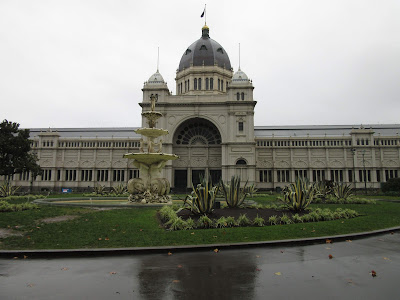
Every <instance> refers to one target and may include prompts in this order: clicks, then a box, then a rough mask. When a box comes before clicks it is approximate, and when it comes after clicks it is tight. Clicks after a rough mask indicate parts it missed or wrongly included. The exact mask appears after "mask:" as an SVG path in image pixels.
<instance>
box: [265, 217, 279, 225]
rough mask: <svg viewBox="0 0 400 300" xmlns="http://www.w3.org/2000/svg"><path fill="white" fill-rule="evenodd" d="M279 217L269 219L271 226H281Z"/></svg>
mask: <svg viewBox="0 0 400 300" xmlns="http://www.w3.org/2000/svg"><path fill="white" fill-rule="evenodd" d="M279 222H280V221H279V217H278V216H276V215H275V216H270V217H269V218H268V223H269V224H270V225H278V224H279Z"/></svg>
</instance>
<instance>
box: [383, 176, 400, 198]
mask: <svg viewBox="0 0 400 300" xmlns="http://www.w3.org/2000/svg"><path fill="white" fill-rule="evenodd" d="M382 192H384V193H397V195H398V194H400V178H392V179H389V180H388V181H386V182H384V183H382Z"/></svg>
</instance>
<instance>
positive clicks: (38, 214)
mask: <svg viewBox="0 0 400 300" xmlns="http://www.w3.org/2000/svg"><path fill="white" fill-rule="evenodd" d="M312 206H313V207H320V208H325V207H327V205H324V204H318V205H312ZM339 207H342V208H343V207H345V208H350V209H354V210H356V211H357V212H359V213H360V214H361V216H360V217H357V218H354V219H348V220H335V221H324V222H315V223H300V224H290V225H276V226H265V227H240V228H222V229H201V230H181V231H166V230H165V229H163V228H161V227H160V225H159V223H158V220H157V217H156V212H157V208H127V209H113V210H94V209H87V208H76V207H54V206H41V208H40V209H39V210H33V211H20V212H6V213H1V215H0V228H10V229H14V230H19V231H22V232H23V233H24V236H22V237H18V236H11V237H8V238H4V239H0V249H2V250H6V249H8V250H9V249H72V248H109V247H147V246H169V245H196V244H212V243H238V242H253V241H268V240H278V239H279V240H280V239H294V238H310V237H318V236H330V235H332V236H333V235H337V234H347V233H356V232H363V231H372V230H377V229H383V228H389V227H394V226H400V205H399V204H398V203H389V202H378V203H377V204H374V205H371V204H368V205H357V204H356V205H335V204H329V208H330V209H332V210H334V209H336V208H339ZM66 215H74V216H77V218H75V219H73V220H70V221H64V222H55V223H43V221H41V220H43V219H46V218H53V217H59V216H66Z"/></svg>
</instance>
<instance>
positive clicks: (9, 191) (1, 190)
mask: <svg viewBox="0 0 400 300" xmlns="http://www.w3.org/2000/svg"><path fill="white" fill-rule="evenodd" d="M19 189H20V186H12V185H11V183H10V181H4V182H3V184H2V185H0V197H8V196H12V195H14V194H15V193H16V192H17V191H18V190H19Z"/></svg>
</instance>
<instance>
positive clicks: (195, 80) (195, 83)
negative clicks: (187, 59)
mask: <svg viewBox="0 0 400 300" xmlns="http://www.w3.org/2000/svg"><path fill="white" fill-rule="evenodd" d="M194 89H195V90H197V78H195V79H194Z"/></svg>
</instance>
